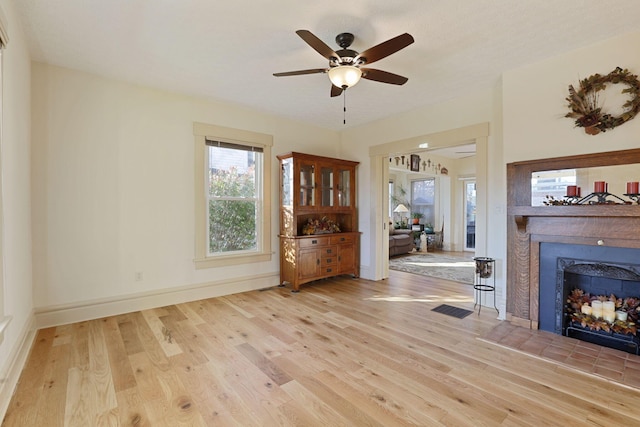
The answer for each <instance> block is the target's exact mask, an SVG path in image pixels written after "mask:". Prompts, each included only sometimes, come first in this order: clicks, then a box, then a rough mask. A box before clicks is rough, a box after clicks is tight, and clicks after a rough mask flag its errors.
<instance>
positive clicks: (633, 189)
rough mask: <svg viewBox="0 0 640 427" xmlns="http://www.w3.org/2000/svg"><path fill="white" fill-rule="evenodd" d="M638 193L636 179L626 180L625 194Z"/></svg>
mask: <svg viewBox="0 0 640 427" xmlns="http://www.w3.org/2000/svg"><path fill="white" fill-rule="evenodd" d="M638 193H640V183H639V182H638V181H635V182H627V194H638Z"/></svg>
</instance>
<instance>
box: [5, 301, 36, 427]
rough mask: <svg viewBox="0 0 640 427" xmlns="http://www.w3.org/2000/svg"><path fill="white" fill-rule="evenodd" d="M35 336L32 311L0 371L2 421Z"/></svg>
mask: <svg viewBox="0 0 640 427" xmlns="http://www.w3.org/2000/svg"><path fill="white" fill-rule="evenodd" d="M35 336H36V329H35V317H34V315H33V313H32V314H31V316H29V319H28V320H27V322H25V324H24V326H23V328H22V331H20V337H19V339H18V340H17V342H16V345H15V346H14V347H13V348H12V349H10V355H9V358H8V359H7V365H6V366H3V367H2V370H1V371H0V421H1V420H3V419H4V416H5V414H6V413H7V408H8V407H9V403H10V402H11V397H12V396H13V391H14V390H15V388H16V385H17V384H18V380H20V374H21V373H22V368H24V365H25V363H27V357H29V351H31V346H32V345H33V340H34V338H35Z"/></svg>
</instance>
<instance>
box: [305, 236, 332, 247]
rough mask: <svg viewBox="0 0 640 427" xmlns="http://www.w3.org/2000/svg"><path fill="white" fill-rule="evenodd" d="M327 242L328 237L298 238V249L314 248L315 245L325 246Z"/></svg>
mask: <svg viewBox="0 0 640 427" xmlns="http://www.w3.org/2000/svg"><path fill="white" fill-rule="evenodd" d="M328 244H329V238H328V237H312V238H308V239H300V240H298V245H299V246H300V249H304V248H315V247H317V246H326V245H328Z"/></svg>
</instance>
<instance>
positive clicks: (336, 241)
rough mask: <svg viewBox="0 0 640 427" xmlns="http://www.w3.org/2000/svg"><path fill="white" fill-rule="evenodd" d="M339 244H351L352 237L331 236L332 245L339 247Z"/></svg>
mask: <svg viewBox="0 0 640 427" xmlns="http://www.w3.org/2000/svg"><path fill="white" fill-rule="evenodd" d="M341 243H353V236H352V235H346V236H331V244H332V245H339V244H341Z"/></svg>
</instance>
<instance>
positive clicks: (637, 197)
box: [623, 193, 640, 205]
mask: <svg viewBox="0 0 640 427" xmlns="http://www.w3.org/2000/svg"><path fill="white" fill-rule="evenodd" d="M623 196H625V197H628V198H630V199H631V200H633V201H634V202H636V204H637V205H640V194H638V193H633V194H623Z"/></svg>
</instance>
